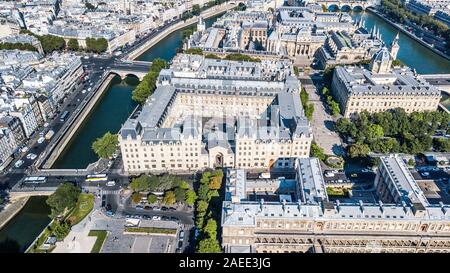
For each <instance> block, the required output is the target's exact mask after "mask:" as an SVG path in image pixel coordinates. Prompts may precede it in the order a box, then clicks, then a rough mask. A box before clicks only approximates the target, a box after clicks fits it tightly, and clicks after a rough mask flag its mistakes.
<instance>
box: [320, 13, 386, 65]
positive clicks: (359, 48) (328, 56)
mask: <svg viewBox="0 0 450 273" xmlns="http://www.w3.org/2000/svg"><path fill="white" fill-rule="evenodd" d="M357 25H358V29H357V30H356V31H355V32H354V33H350V32H348V31H330V33H329V34H328V37H327V40H326V42H325V44H324V45H323V46H322V47H321V48H320V49H319V50H318V51H317V54H316V57H317V59H318V64H319V65H320V66H321V67H322V68H326V67H327V66H335V65H343V64H353V63H359V62H362V61H368V60H370V59H372V57H373V55H374V54H375V53H377V52H378V51H379V50H380V49H381V47H382V46H383V40H382V39H381V34H380V32H379V30H377V28H376V26H374V27H373V29H372V31H371V32H370V33H369V32H368V31H367V30H366V29H365V27H364V26H363V23H362V22H361V21H360V22H358V24H357Z"/></svg>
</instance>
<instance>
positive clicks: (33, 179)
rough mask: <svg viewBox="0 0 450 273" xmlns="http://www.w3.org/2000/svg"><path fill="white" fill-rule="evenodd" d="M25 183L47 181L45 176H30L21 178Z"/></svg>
mask: <svg viewBox="0 0 450 273" xmlns="http://www.w3.org/2000/svg"><path fill="white" fill-rule="evenodd" d="M23 182H24V183H26V184H43V183H45V182H47V177H45V176H30V177H27V178H25V179H24V180H23Z"/></svg>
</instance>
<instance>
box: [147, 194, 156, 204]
mask: <svg viewBox="0 0 450 273" xmlns="http://www.w3.org/2000/svg"><path fill="white" fill-rule="evenodd" d="M157 201H158V197H156V195H154V194H149V196H147V202H148V203H149V204H154V203H156V202H157Z"/></svg>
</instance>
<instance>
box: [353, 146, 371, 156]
mask: <svg viewBox="0 0 450 273" xmlns="http://www.w3.org/2000/svg"><path fill="white" fill-rule="evenodd" d="M348 153H349V156H350V157H352V158H353V157H366V156H367V155H368V154H369V153H370V148H369V146H367V144H358V143H356V144H352V145H351V146H350V147H349V150H348Z"/></svg>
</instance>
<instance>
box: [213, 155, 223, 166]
mask: <svg viewBox="0 0 450 273" xmlns="http://www.w3.org/2000/svg"><path fill="white" fill-rule="evenodd" d="M214 167H215V168H222V167H223V154H222V153H217V154H216V156H215V158H214Z"/></svg>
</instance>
